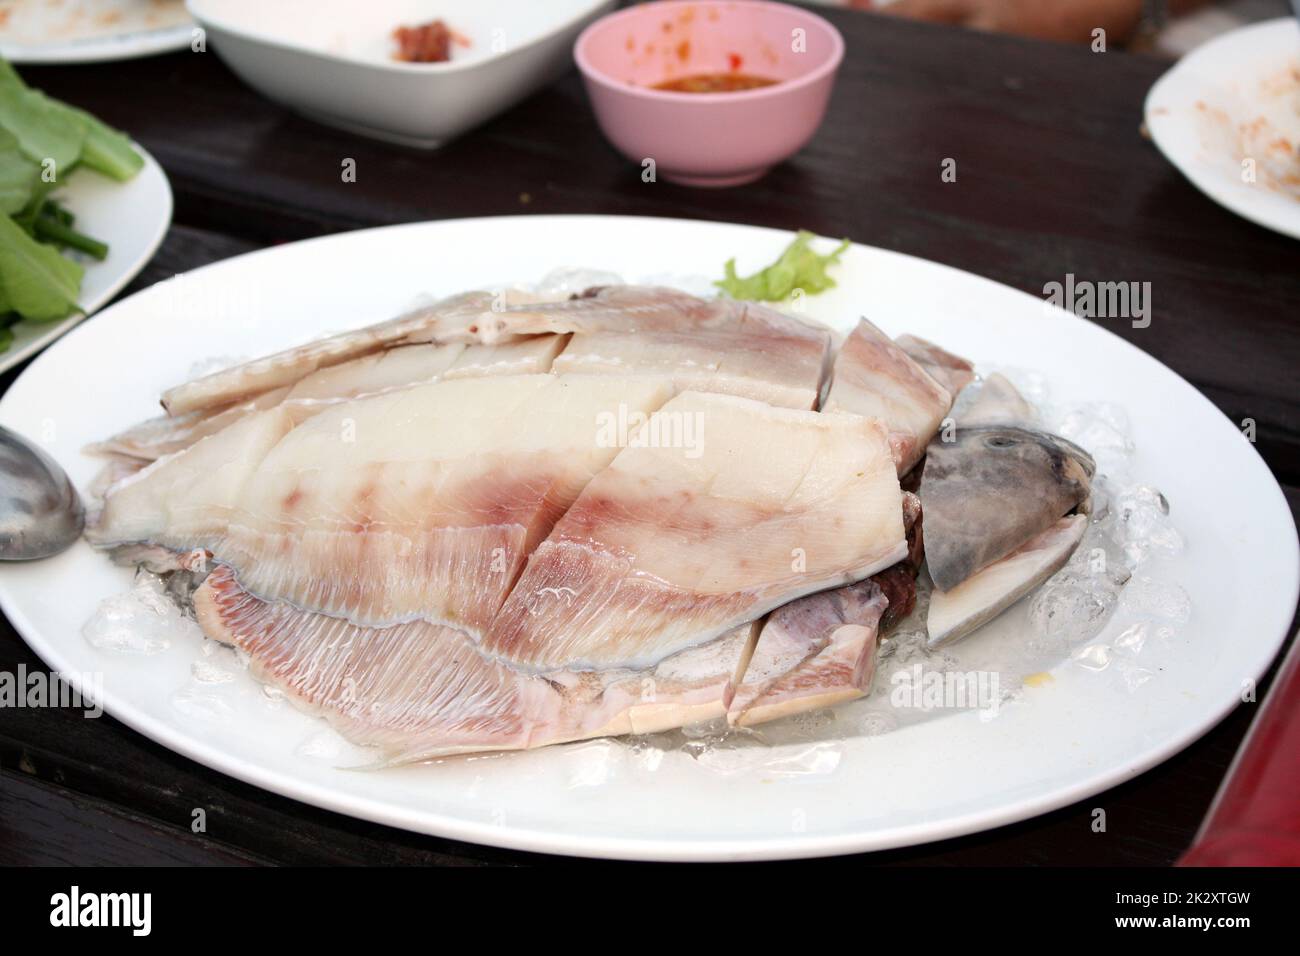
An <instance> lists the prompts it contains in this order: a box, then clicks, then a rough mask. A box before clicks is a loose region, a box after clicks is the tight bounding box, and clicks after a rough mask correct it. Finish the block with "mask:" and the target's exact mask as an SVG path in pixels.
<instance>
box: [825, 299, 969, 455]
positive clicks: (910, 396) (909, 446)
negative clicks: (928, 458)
mask: <svg viewBox="0 0 1300 956" xmlns="http://www.w3.org/2000/svg"><path fill="white" fill-rule="evenodd" d="M833 376H834V377H833V378H832V379H831V388H830V392H829V394H828V395H827V397H826V403H825V405H824V407H825V408H826V409H827V410H830V411H836V410H840V411H847V412H853V413H854V414H856V415H865V416H868V417H872V418H878V419H880V420H881V421H883V422H885V423H886V424H887V425H888V426H889V440H890V444H891V446H892V447H893V450H894V458H895V461H896V462H897V463H898V474H900V475H905V474H907V472H909V471H911V470H912V467H913V466H914V465H915V464H916V463H917V462H918V461H920V460H921V456H922V455H924V454H925V447H926V443H927V442H929V441H930V439H931V437H933V436H934V435H935V433H936V432H938V430H939V426H940V424H941V423H942V422H943V418H944V416H945V415H947V414H948V410H949V409H950V408H952V396H951V395H950V394H949V393H948V390H947V389H946V388H944V387H943V386H942V385H940V384H939V383H938V382H937V381H935V380H934V378H933V377H932V376H931V375H930V373H929V372H927V371H926V370H925V369H923V368H922V367H921V366H920V365H918V364H917V363H916V361H915V360H914V359H913V358H912V357H911V356H910V355H908V354H907V353H906V352H904V351H903V350H902V349H901V348H899V347H898V346H897V345H895V344H894V342H893V341H892V340H891V339H890V338H889V336H887V335H885V333H884V332H881V331H880V329H878V328H876V327H875V326H874V325H872V324H871V323H870V322H868V321H867V320H866V319H862V320H860V321H859V322H858V326H857V328H855V329H854V330H853V332H852V333H851V334H850V335H849V337H848V338H847V339H845V340H844V344H843V345H842V346H841V347H840V354H839V356H838V357H837V358H836V359H835V367H834V372H833Z"/></svg>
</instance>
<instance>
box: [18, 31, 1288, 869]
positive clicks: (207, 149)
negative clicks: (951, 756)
mask: <svg viewBox="0 0 1300 956" xmlns="http://www.w3.org/2000/svg"><path fill="white" fill-rule="evenodd" d="M825 15H826V16H827V17H828V18H829V19H831V20H832V21H834V22H835V24H836V25H837V26H838V27H839V28H840V30H841V31H842V32H843V34H844V37H845V40H846V42H847V54H846V57H845V61H844V66H843V69H842V71H841V75H840V78H839V82H838V85H837V87H836V90H835V94H834V97H833V100H832V102H831V106H830V111H829V114H828V116H827V118H826V122H825V124H824V125H823V126H822V128H821V130H820V131H819V133H818V134H817V136H816V138H815V139H814V140H813V141H812V143H811V144H810V145H809V146H808V147H807V148H806V149H804V150H803V151H802V152H801V153H800V154H799V155H798V156H797V157H795V158H794V159H793V160H792V161H790V162H788V163H786V164H784V165H782V166H780V167H778V168H777V169H775V170H773V171H772V172H771V173H770V174H769V175H768V176H767V177H765V178H764V179H763V180H761V181H760V182H758V183H756V184H754V185H751V186H747V187H744V188H740V189H733V190H722V191H704V190H693V189H687V188H683V187H678V186H674V185H672V184H670V183H667V182H664V181H662V180H660V181H659V182H655V183H645V182H643V181H642V179H641V176H640V172H641V169H640V167H639V166H637V165H635V164H632V163H629V162H627V161H626V160H624V159H623V158H621V157H620V156H619V155H618V154H616V153H615V152H614V150H613V149H612V148H611V147H610V146H609V145H608V144H607V143H606V142H605V140H604V139H603V138H602V136H601V134H600V132H599V130H598V129H597V127H596V125H595V123H594V120H593V118H592V116H591V112H590V110H589V108H588V106H587V103H586V100H585V96H584V93H583V90H582V86H581V83H580V81H579V79H578V77H577V75H576V74H575V73H570V74H569V75H567V76H565V77H564V78H563V79H562V80H560V81H559V82H558V83H556V84H555V85H553V86H551V87H550V88H548V89H546V90H543V91H542V92H540V93H538V94H536V95H535V96H533V97H532V98H530V99H528V100H527V101H525V102H523V103H522V104H520V105H519V106H517V107H515V108H514V109H512V110H510V111H509V112H507V113H505V114H503V115H501V116H499V117H497V118H496V119H494V120H492V121H491V122H489V123H488V124H487V125H485V126H483V127H481V128H480V129H477V130H474V131H472V132H470V133H469V134H467V135H466V136H464V137H463V138H461V139H460V140H457V141H455V142H453V143H451V144H449V145H447V146H445V147H444V148H442V149H441V150H438V151H436V152H422V151H417V150H413V149H407V148H403V147H397V146H391V145H387V144H383V143H379V142H375V141H371V140H366V139H360V138H358V137H356V136H353V135H351V134H348V133H344V132H339V131H337V130H333V129H329V128H326V127H323V126H319V125H317V124H315V123H313V122H310V121H308V120H305V119H301V118H299V117H297V116H295V115H293V114H292V113H290V112H288V111H287V110H285V109H283V108H281V107H279V106H277V105H275V104H272V103H270V102H268V101H267V100H265V99H263V98H262V97H261V96H259V95H258V94H257V93H255V92H253V91H252V90H251V89H249V88H248V87H246V86H244V85H243V84H242V83H241V82H240V81H239V80H238V79H236V78H235V77H234V76H233V75H232V74H231V73H230V71H229V70H227V69H226V67H225V66H224V65H223V64H222V63H221V61H220V60H219V59H218V58H217V56H216V55H215V54H213V53H211V52H208V53H188V52H187V53H178V54H172V55H167V56H160V57H154V58H151V59H146V60H138V61H133V62H123V63H109V64H103V65H91V66H72V67H39V68H38V67H32V68H29V69H26V70H24V71H23V72H24V74H25V76H26V78H27V80H28V82H29V83H30V84H31V85H33V86H35V87H37V88H40V89H44V90H46V91H47V92H49V93H51V94H52V95H54V96H57V97H60V98H63V99H66V100H69V101H71V102H73V103H75V104H77V105H79V106H82V107H84V108H86V109H88V110H90V111H92V112H93V113H95V114H97V115H98V116H100V117H102V118H103V119H105V120H107V121H108V122H110V123H112V124H114V125H116V126H119V127H121V128H123V129H126V130H128V131H129V132H130V133H131V135H133V136H134V137H135V138H136V139H137V140H138V141H139V142H141V143H143V144H144V146H145V147H147V148H148V149H149V151H150V152H152V153H153V155H154V156H155V157H156V158H157V159H158V161H159V162H160V163H161V164H162V166H163V168H164V169H165V170H166V172H167V174H168V176H169V177H170V179H171V183H172V188H173V190H174V191H175V194H176V215H175V222H174V224H173V226H172V228H171V231H170V232H169V233H168V235H167V238H166V240H165V242H164V244H163V246H162V248H161V250H160V251H159V253H158V255H157V256H156V258H155V259H154V261H153V262H152V263H151V264H150V265H149V266H148V268H147V269H146V270H145V271H144V273H143V274H142V275H140V276H139V277H138V278H137V279H136V280H135V281H134V282H133V283H132V284H131V286H130V287H129V288H128V289H127V290H126V292H124V293H123V294H124V295H129V294H130V293H131V292H134V291H136V290H139V289H141V288H143V287H145V286H147V285H149V284H151V283H153V282H156V281H158V280H160V279H163V278H166V277H169V276H172V275H174V274H176V273H179V272H184V271H186V270H189V269H193V268H195V267H197V266H201V265H204V264H206V263H209V262H213V261H216V260H218V259H223V258H226V257H228V256H231V255H236V254H238V253H242V252H246V251H249V250H252V249H257V248H260V247H263V246H267V245H270V244H274V243H279V242H285V241H289V240H294V239H300V238H303V237H307V236H314V235H320V234H324V233H332V232H338V231H341V230H348V229H356V228H361V227H366V226H374V225H381V224H387V223H397V222H409V221H416V220H426V219H444V218H454V217H462V216H488V215H500V214H539V213H614V214H632V215H645V216H673V217H684V218H697V219H711V220H725V221H730V222H740V223H752V224H757V225H764V226H774V227H778V228H781V229H795V228H806V229H811V230H814V231H816V232H818V233H820V234H823V235H828V236H850V237H852V238H853V239H855V240H857V241H859V242H863V243H868V244H871V245H877V246H881V247H884V248H887V249H895V250H898V251H901V252H906V253H911V254H913V255H918V256H923V257H925V258H928V259H933V260H936V261H939V262H943V263H947V264H949V265H953V266H956V267H959V268H962V269H967V270H970V271H972V272H976V273H979V274H981V275H985V276H988V277H990V278H992V279H995V280H998V281H1000V282H1004V283H1007V284H1008V285H1011V286H1014V287H1016V288H1020V289H1023V290H1025V291H1028V292H1030V293H1033V294H1036V295H1042V294H1043V287H1044V285H1045V283H1048V282H1051V281H1061V280H1063V279H1064V277H1065V275H1066V274H1067V273H1073V274H1074V275H1075V276H1076V277H1078V278H1080V279H1091V280H1097V281H1119V280H1136V281H1142V282H1150V283H1151V290H1152V295H1151V301H1152V307H1153V318H1152V321H1151V324H1150V326H1149V327H1148V328H1145V329H1134V328H1132V327H1131V326H1130V324H1129V323H1127V322H1110V323H1108V324H1107V327H1108V328H1110V330H1111V331H1113V332H1115V333H1117V334H1119V335H1121V336H1123V337H1124V338H1126V339H1128V340H1129V341H1130V342H1132V343H1133V344H1134V345H1136V346H1137V347H1138V348H1141V349H1144V350H1145V351H1147V352H1149V353H1150V354H1151V355H1153V356H1155V357H1156V358H1157V359H1159V360H1160V361H1162V362H1164V363H1165V364H1167V365H1168V366H1169V367H1171V368H1172V369H1174V370H1175V371H1176V372H1178V373H1179V374H1181V375H1182V376H1183V377H1185V378H1186V379H1187V380H1189V381H1190V382H1191V383H1192V384H1193V385H1195V386H1196V387H1197V388H1198V389H1200V390H1201V391H1202V392H1204V393H1205V394H1206V395H1207V396H1208V397H1209V398H1210V399H1211V400H1212V401H1213V402H1214V403H1215V404H1216V405H1218V407H1219V408H1221V409H1222V410H1223V412H1224V413H1225V414H1226V415H1227V416H1228V417H1229V418H1231V419H1232V420H1233V421H1236V422H1241V421H1242V420H1243V419H1246V418H1250V419H1253V420H1254V421H1255V422H1256V425H1257V448H1258V450H1259V452H1260V454H1261V455H1263V457H1264V459H1265V460H1266V461H1267V462H1268V464H1269V466H1270V467H1271V468H1272V469H1273V473H1274V474H1275V475H1276V477H1277V479H1278V481H1279V483H1280V484H1281V485H1282V486H1283V489H1284V490H1285V491H1286V494H1287V498H1288V500H1289V501H1290V503H1291V507H1292V512H1293V514H1294V513H1296V511H1297V510H1298V509H1300V388H1298V387H1297V386H1298V385H1300V371H1298V370H1300V268H1298V267H1300V243H1298V242H1297V241H1296V240H1293V239H1288V238H1285V237H1283V236H1280V235H1276V234H1274V233H1272V232H1269V231H1266V230H1264V229H1262V228H1260V227H1258V226H1255V225H1252V224H1251V223H1249V222H1246V221H1245V220H1243V219H1240V218H1237V217H1236V216H1234V215H1233V214H1232V213H1230V212H1228V211H1226V210H1224V209H1222V208H1220V207H1219V206H1217V205H1215V204H1214V203H1212V202H1211V201H1210V200H1209V199H1207V198H1206V197H1204V196H1203V195H1201V194H1200V193H1199V192H1197V190H1196V189H1195V188H1194V187H1192V186H1191V185H1190V184H1189V183H1187V182H1186V181H1185V180H1184V179H1183V178H1182V176H1181V175H1180V174H1179V173H1178V172H1177V171H1176V170H1175V169H1174V168H1173V167H1172V166H1171V165H1170V164H1169V163H1167V162H1166V161H1165V160H1164V159H1163V158H1162V157H1161V156H1160V154H1159V153H1158V152H1157V150H1156V149H1155V147H1154V146H1153V145H1152V144H1151V143H1150V142H1149V140H1147V139H1146V138H1145V137H1144V136H1143V133H1142V130H1141V123H1142V102H1143V98H1144V96H1145V95H1146V92H1147V89H1148V88H1149V87H1150V86H1151V84H1152V82H1153V81H1154V80H1155V79H1156V78H1157V77H1158V76H1159V75H1160V73H1161V72H1162V71H1163V70H1164V69H1165V66H1166V64H1164V63H1162V62H1161V61H1159V60H1155V59H1150V58H1146V57H1142V56H1137V55H1132V54H1126V53H1123V52H1119V51H1112V52H1108V53H1093V52H1091V51H1089V50H1088V49H1086V48H1074V47H1066V46H1060V45H1055V44H1047V43H1039V42H1033V41H1024V40H1017V39H1011V38H1006V37H997V36H989V35H981V34H975V33H968V32H964V31H959V30H956V29H951V28H946V27H932V26H926V25H919V24H913V23H906V22H900V21H896V20H892V19H888V18H879V17H876V16H873V15H870V14H864V13H855V12H848V11H843V12H841V11H828V12H826V14H825ZM949 157H951V158H954V159H956V160H957V163H958V181H957V182H956V183H952V184H945V183H943V182H942V181H941V179H940V175H939V172H940V164H941V162H942V161H943V160H944V159H946V158H949ZM347 158H351V159H354V160H355V161H356V169H357V176H356V181H355V182H352V183H345V182H343V181H342V177H341V176H340V169H341V164H342V162H343V160H344V159H347ZM89 321H96V319H94V318H92V319H90V320H89ZM20 372H21V369H19V370H16V371H15V372H11V373H9V374H8V375H6V376H4V377H3V378H0V387H5V388H7V387H8V385H9V384H10V383H11V382H12V381H13V379H14V376H15V375H16V374H19V373H20ZM70 384H72V383H70ZM1098 384H1099V387H1104V383H1098ZM1224 504H1225V507H1230V506H1231V503H1230V502H1225V503H1224ZM1293 630H1294V626H1293ZM19 665H25V666H26V667H27V668H28V669H29V670H31V669H35V668H41V667H42V665H41V663H40V661H39V659H38V658H37V657H36V655H35V654H33V653H32V651H31V650H29V649H28V648H27V646H26V644H24V643H23V641H22V639H21V638H19V637H18V636H17V635H16V634H15V632H14V630H13V628H12V627H11V626H10V625H9V623H8V622H7V621H2V622H0V670H6V671H15V670H16V668H17V667H18V666H19ZM1265 686H1267V685H1265ZM1261 699H1262V697H1261ZM1253 713H1254V706H1253V705H1242V706H1240V707H1239V708H1238V709H1237V710H1236V711H1235V712H1234V713H1232V714H1231V715H1230V716H1229V717H1227V718H1226V719H1225V720H1224V721H1223V722H1222V723H1221V724H1219V726H1217V727H1216V728H1215V729H1214V730H1212V731H1210V732H1209V733H1208V734H1207V735H1206V736H1205V737H1204V738H1202V739H1201V740H1200V741H1198V742H1197V743H1195V744H1193V745H1192V746H1190V747H1189V748H1187V749H1186V750H1185V751H1183V752H1182V753H1181V754H1179V755H1177V756H1175V757H1173V758H1172V759H1170V760H1169V761H1167V762H1166V763H1164V764H1162V765H1161V766H1159V767H1157V768H1155V769H1153V770H1150V771H1148V772H1147V773H1145V774H1142V775H1140V776H1139V777H1137V778H1135V779H1133V780H1131V781H1129V782H1127V783H1125V784H1123V785H1121V786H1119V787H1116V788H1114V789H1113V790H1110V791H1107V792H1106V793H1103V794H1099V795H1098V796H1095V797H1092V798H1089V799H1088V800H1086V801H1083V802H1081V803H1079V804H1076V805H1074V806H1070V807H1067V808H1064V809H1062V810H1059V811H1056V812H1054V813H1051V814H1048V815H1046V816H1043V817H1039V818H1037V819H1034V820H1030V821H1026V822H1023V823H1020V824H1016V825H1013V826H1008V827H1003V828H1001V829H998V830H994V831H991V832H987V833H983V834H979V835H975V836H970V837H965V838H961V839H956V840H949V841H945V842H942V843H936V844H931V845H927V846H920V847H914V848H910V849H901V850H894V851H888V852H884V853H876V854H871V855H869V856H864V857H862V861H863V862H867V863H882V864H917V863H922V864H942V865H971V864H1116V865H1143V864H1149V865H1163V864H1169V863H1171V862H1172V861H1174V860H1175V859H1176V858H1177V857H1178V855H1179V854H1180V853H1181V852H1182V851H1183V850H1184V849H1185V848H1186V847H1187V846H1188V844H1189V842H1190V841H1191V839H1192V836H1193V834H1194V832H1195V830H1196V828H1197V826H1198V824H1199V823H1200V821H1201V819H1202V817H1203V816H1204V813H1205V811H1206V809H1207V807H1208V805H1209V803H1210V800H1211V798H1212V797H1213V795H1214V792H1215V790H1216V788H1217V787H1218V785H1219V783H1220V782H1221V780H1222V779H1223V776H1224V774H1225V772H1226V770H1227V767H1228V764H1229V762H1230V761H1231V759H1232V757H1233V754H1234V752H1235V751H1236V748H1237V746H1238V744H1239V743H1240V741H1241V739H1242V736H1243V734H1244V733H1245V731H1246V729H1247V727H1248V726H1249V722H1250V720H1251V718H1252V716H1253ZM199 806H201V807H204V808H206V809H207V830H206V833H204V834H201V835H196V834H194V833H192V832H191V830H190V822H191V818H190V813H191V808H193V807H199ZM1095 807H1104V808H1105V809H1106V811H1107V817H1108V827H1107V832H1106V833H1104V834H1097V833H1094V832H1092V829H1091V826H1090V824H1091V822H1092V811H1093V809H1094V808H1095ZM546 859H548V858H546V857H540V856H534V855H529V854H522V853H513V852H508V851H503V850H496V849H491V848H484V847H477V846H472V845H467V844H461V843H455V842H451V841H447V840H441V839H436V838H433V837H426V836H419V835H415V834H411V833H406V832H403V831H400V830H393V829H389V828H387V827H383V826H379V825H376V824H372V823H365V822H361V821H357V820H353V819H350V818H347V817H343V816H339V815H337V814H333V813H329V812H325V811H322V810H317V809H315V808H312V807H308V806H305V805H303V804H299V803H296V802H294V801H291V800H288V799H284V798H282V797H278V796H275V795H272V794H269V793H266V792H263V791H261V790H258V789H256V788H254V787H251V786H247V785H245V784H242V783H239V782H237V781H235V780H232V779H230V778H228V777H225V776H223V775H221V774H219V773H216V772H214V771H212V770H209V769H207V768H205V767H203V766H200V765H199V764H196V763H193V762H192V761H190V760H187V759H185V758H183V757H180V756H177V755H176V754H174V753H171V752H170V751H168V750H166V749H165V748H163V747H160V746H158V745H156V744H154V743H152V742H151V741H149V740H147V739H146V738H144V737H142V736H140V735H139V734H137V733H135V732H134V731H131V730H129V729H127V728H126V727H124V726H123V725H121V724H119V723H118V722H116V721H115V720H113V719H111V718H108V717H103V718H101V719H98V720H86V719H83V718H82V717H81V716H80V713H79V712H77V711H73V710H57V709H15V708H7V709H4V710H0V863H149V862H152V863H212V864H259V863H300V864H312V863H449V864H469V865H475V864H485V863H497V864H500V863H506V864H515V863H535V862H539V861H545V860H546Z"/></svg>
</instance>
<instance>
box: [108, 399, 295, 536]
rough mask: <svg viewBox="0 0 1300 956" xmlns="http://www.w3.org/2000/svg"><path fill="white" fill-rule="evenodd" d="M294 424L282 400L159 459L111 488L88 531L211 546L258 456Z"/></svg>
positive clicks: (246, 482) (262, 455) (237, 503)
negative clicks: (180, 450) (267, 408)
mask: <svg viewBox="0 0 1300 956" xmlns="http://www.w3.org/2000/svg"><path fill="white" fill-rule="evenodd" d="M292 428H293V419H292V418H291V416H290V415H289V414H288V413H287V412H286V411H285V410H284V409H283V408H282V407H276V408H272V409H269V410H267V411H264V412H257V413H256V414H253V415H250V416H248V417H246V418H244V419H242V420H240V421H238V422H236V423H235V424H233V425H231V426H230V427H229V428H226V429H224V430H223V431H220V432H218V433H217V434H215V435H209V436H208V437H206V438H203V439H200V440H199V441H198V442H196V443H195V444H194V445H192V446H190V447H189V448H187V449H186V450H185V451H182V452H180V453H178V454H175V455H169V456H168V457H166V458H160V459H158V460H157V461H155V462H153V463H152V464H150V465H149V466H148V467H146V468H144V469H142V470H141V471H138V472H136V473H135V474H133V475H130V476H128V477H126V478H124V479H122V480H121V481H119V482H118V483H116V484H114V485H113V486H112V487H110V488H109V489H108V491H107V492H106V494H105V496H104V505H103V508H102V509H101V510H100V512H99V514H98V515H96V516H95V519H94V521H93V522H92V523H91V524H90V526H88V528H87V532H86V534H87V537H88V538H90V540H91V541H92V542H93V543H95V544H97V545H98V546H100V547H112V546H116V545H122V544H137V543H149V544H161V545H163V546H165V547H172V548H175V549H178V550H189V549H191V548H208V547H211V546H212V545H213V544H214V543H215V542H216V541H218V540H219V539H220V538H221V537H222V536H223V535H224V534H225V533H226V530H227V527H228V525H229V522H230V518H231V516H232V515H233V514H234V513H235V511H236V509H237V508H238V506H239V504H240V500H241V496H242V494H243V492H244V488H245V486H246V485H247V484H248V481H249V479H250V478H251V477H252V475H253V473H254V472H255V471H256V470H257V466H258V464H259V463H260V462H261V461H262V459H263V458H265V457H266V455H267V453H268V452H270V450H271V449H272V448H273V447H275V445H276V443H278V442H279V441H280V439H282V438H283V437H284V436H285V435H287V434H288V433H289V431H290V430H291V429H292Z"/></svg>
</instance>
